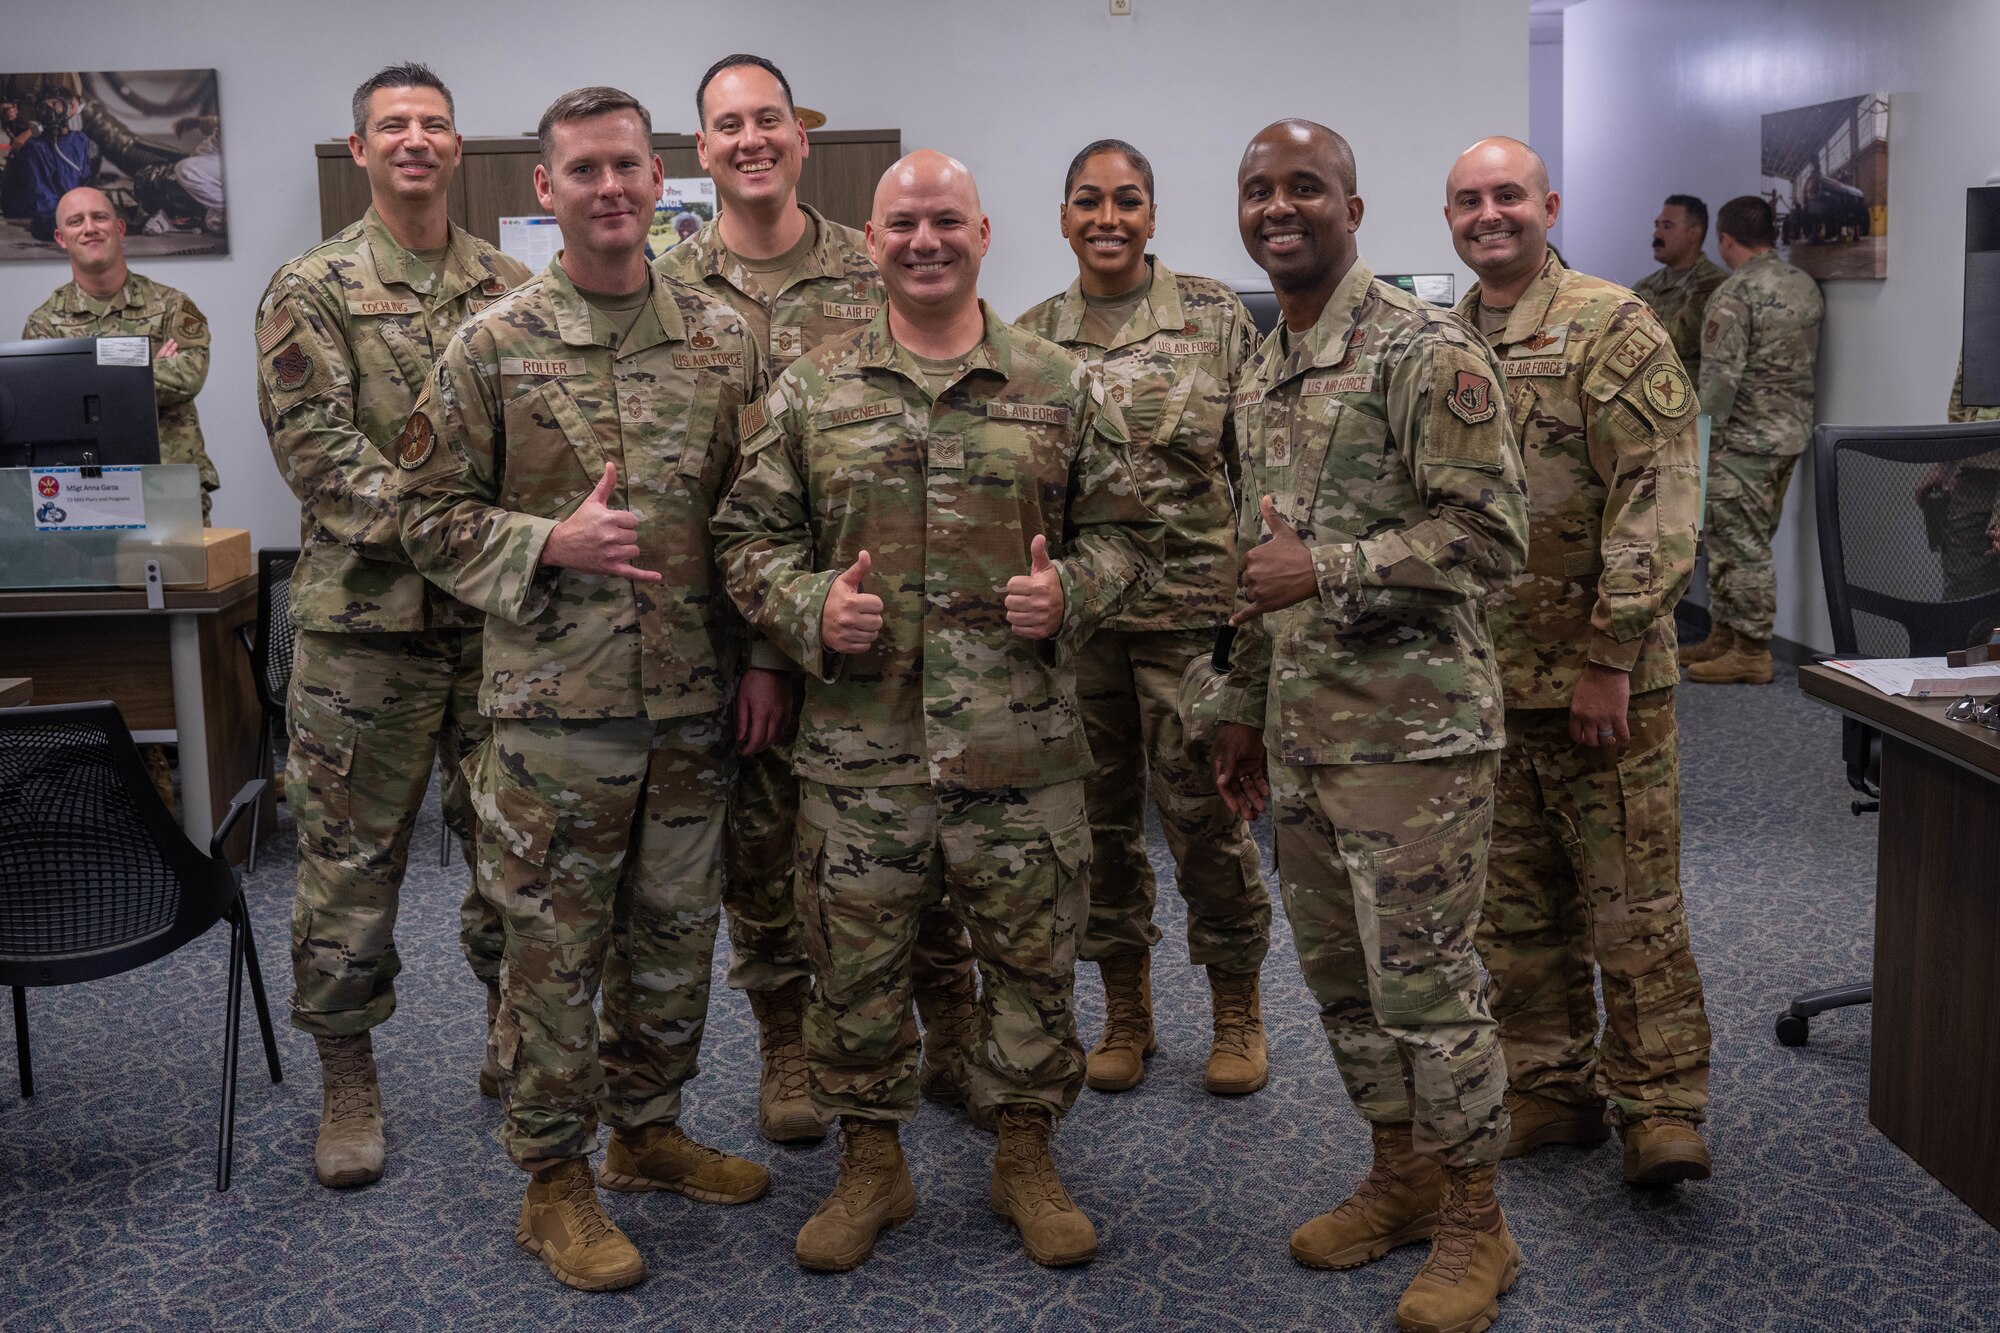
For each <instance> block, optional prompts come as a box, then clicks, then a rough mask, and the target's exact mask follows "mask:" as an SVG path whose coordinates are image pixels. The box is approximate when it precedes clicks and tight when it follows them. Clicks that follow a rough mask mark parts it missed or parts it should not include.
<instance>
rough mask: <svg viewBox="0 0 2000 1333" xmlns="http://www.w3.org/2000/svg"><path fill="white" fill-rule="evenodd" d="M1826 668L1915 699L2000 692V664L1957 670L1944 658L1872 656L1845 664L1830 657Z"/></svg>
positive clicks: (1889, 692) (1885, 692) (1991, 663)
mask: <svg viewBox="0 0 2000 1333" xmlns="http://www.w3.org/2000/svg"><path fill="white" fill-rule="evenodd" d="M1825 665H1827V666H1830V667H1832V668H1833V669H1834V670H1835V671H1842V672H1845V673H1846V674H1848V675H1850V676H1852V677H1854V678H1855V679H1856V680H1858V681H1860V682H1861V683H1862V684H1864V685H1872V686H1874V687H1875V688H1876V689H1878V690H1880V691H1882V693H1884V694H1901V695H1905V696H1908V697H1909V698H1912V699H1928V698H1930V697H1931V696H1932V695H1934V694H1950V695H1959V694H1979V693H1982V692H1985V691H1989V690H2000V662H1982V663H1980V664H1979V665H1978V666H1965V667H1954V666H1946V665H1945V660H1944V659H1943V658H1942V657H1869V658H1859V659H1856V660H1854V661H1844V662H1843V661H1835V660H1834V659H1832V658H1828V659H1827V660H1826V662H1825Z"/></svg>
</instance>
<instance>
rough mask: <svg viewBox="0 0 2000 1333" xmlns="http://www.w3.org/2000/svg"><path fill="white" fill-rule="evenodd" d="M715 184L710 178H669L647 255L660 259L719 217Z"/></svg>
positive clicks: (654, 221)
mask: <svg viewBox="0 0 2000 1333" xmlns="http://www.w3.org/2000/svg"><path fill="white" fill-rule="evenodd" d="M715 209H716V201H715V182H714V181H712V180H710V179H709V178H708V177H706V176H669V177H668V178H667V188H666V190H665V191H664V192H663V193H662V194H661V195H660V202H659V205H658V206H657V207H656V208H654V209H653V228H652V230H651V231H650V232H648V233H647V236H646V254H647V255H648V256H649V257H650V258H653V259H658V258H659V257H660V256H661V255H663V254H665V253H666V252H667V251H669V250H671V249H673V248H674V247H675V246H677V245H679V244H680V243H681V242H682V241H685V240H686V239H687V238H688V237H690V236H692V235H694V234H695V233H696V232H698V231H700V230H701V229H702V227H703V225H704V224H706V223H708V222H711V221H713V220H714V218H715Z"/></svg>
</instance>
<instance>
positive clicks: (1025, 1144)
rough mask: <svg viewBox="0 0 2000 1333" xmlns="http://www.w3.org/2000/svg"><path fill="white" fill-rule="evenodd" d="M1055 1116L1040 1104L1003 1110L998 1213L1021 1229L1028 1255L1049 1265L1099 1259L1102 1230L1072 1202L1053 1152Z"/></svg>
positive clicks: (996, 1168) (997, 1152) (997, 1157)
mask: <svg viewBox="0 0 2000 1333" xmlns="http://www.w3.org/2000/svg"><path fill="white" fill-rule="evenodd" d="M1055 1128H1056V1126H1055V1118H1054V1117H1053V1116H1051V1115H1050V1114H1049V1113H1048V1112H1047V1111H1045V1110H1043V1109H1042V1108H1041V1107H1038V1106H1020V1105H1008V1106H1003V1107H1001V1108H1000V1142H999V1144H998V1146H997V1147H996V1148H995V1149H994V1152H993V1192H992V1202H993V1211H994V1213H995V1214H997V1215H998V1216H1000V1217H1004V1218H1006V1219H1007V1220H1008V1221H1009V1222H1012V1223H1013V1224H1014V1226H1015V1228H1016V1229H1017V1230H1019V1231H1020V1233H1021V1244H1023V1245H1024V1246H1026V1247H1027V1250H1028V1257H1029V1258H1030V1259H1033V1260H1034V1261H1035V1262H1036V1263H1038V1264H1044V1265H1046V1266H1048V1267H1050V1268H1063V1267H1067V1266H1068V1265H1070V1264H1087V1263H1089V1262H1090V1261H1091V1260H1092V1259H1095V1258H1096V1257H1097V1228H1096V1227H1094V1226H1092V1225H1091V1224H1090V1219H1089V1218H1087V1217H1085V1216H1084V1215H1083V1211H1082V1210H1081V1209H1079V1208H1078V1207H1077V1206H1076V1205H1075V1204H1073V1203H1071V1202H1070V1198H1069V1191H1067V1190H1065V1189H1064V1188H1063V1183H1062V1177H1061V1176H1059V1175H1057V1174H1056V1162H1055V1158H1054V1157H1052V1156H1051V1155H1050V1154H1049V1138H1050V1137H1051V1136H1052V1135H1053V1134H1054V1133H1055Z"/></svg>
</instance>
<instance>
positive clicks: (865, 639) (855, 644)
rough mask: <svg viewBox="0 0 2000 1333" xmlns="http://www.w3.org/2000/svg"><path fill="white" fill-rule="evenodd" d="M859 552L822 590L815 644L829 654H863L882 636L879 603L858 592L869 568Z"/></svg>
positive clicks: (866, 557)
mask: <svg viewBox="0 0 2000 1333" xmlns="http://www.w3.org/2000/svg"><path fill="white" fill-rule="evenodd" d="M872 563H873V562H871V561H870V560H869V558H868V552H866V551H863V552H861V554H859V555H858V556H856V557H855V558H854V563H853V564H851V565H849V566H848V567H847V568H846V569H845V570H843V571H842V572H841V574H840V577H838V578H836V579H835V580H834V581H833V584H832V586H831V587H829V588H828V589H827V590H826V602H825V603H824V604H823V605H822V606H821V607H820V612H819V641H820V643H821V645H822V646H824V647H825V649H826V650H827V651H828V652H830V653H865V652H867V651H868V650H869V649H870V648H873V647H874V646H875V636H876V635H878V634H880V633H881V632H882V599H881V598H880V597H877V596H876V595H875V594H874V593H872V592H863V591H861V581H862V580H863V579H865V578H867V577H868V569H869V566H870V565H871V564H872Z"/></svg>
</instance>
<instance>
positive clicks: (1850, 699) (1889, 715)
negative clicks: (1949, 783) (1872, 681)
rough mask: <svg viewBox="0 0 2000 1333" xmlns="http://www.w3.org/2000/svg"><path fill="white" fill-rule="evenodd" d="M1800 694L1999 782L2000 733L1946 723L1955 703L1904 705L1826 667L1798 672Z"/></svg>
mask: <svg viewBox="0 0 2000 1333" xmlns="http://www.w3.org/2000/svg"><path fill="white" fill-rule="evenodd" d="M1799 688H1800V689H1801V690H1803V691H1805V692H1806V693H1807V694H1810V695H1811V696H1813V698H1815V699H1818V700H1820V701H1822V702H1824V703H1829V704H1832V705H1833V706H1834V707H1835V708H1837V709H1839V710H1840V711H1841V712H1843V713H1846V714H1847V715H1849V716H1850V717H1856V718H1859V719H1861V720H1862V721H1863V722H1866V723H1868V724H1869V725H1870V726H1872V727H1877V728H1879V729H1881V730H1882V731H1885V732H1892V733H1894V734H1895V735H1897V736H1900V737H1902V738H1903V739H1904V740H1907V741H1909V742H1910V743H1912V744H1913V745H1918V746H1921V747H1923V748H1924V749H1926V750H1929V751H1930V752H1931V753H1932V754H1936V755H1940V756H1942V757H1943V758H1946V759H1949V760H1951V761H1952V762H1953V763H1955V764H1958V765H1959V766H1960V767H1963V768H1969V769H1972V770H1973V771H1974V772H1977V773H1982V774H1984V775H1985V776H1987V777H1988V778H1991V779H1992V780H1994V781H1995V782H2000V731H1994V730H1993V729H1992V728H1990V727H1983V726H1980V725H1979V724H1978V723H1976V722H1952V721H1950V720H1948V719H1947V718H1946V717H1945V715H1944V710H1945V709H1947V708H1949V707H1951V706H1952V704H1953V703H1955V702H1957V700H1956V698H1955V697H1954V698H1951V699H1937V698H1932V699H1905V698H1903V697H1902V696H1900V695H1894V694H1884V693H1882V692H1881V691H1880V690H1878V689H1876V688H1875V687H1874V686H1872V685H1864V684H1862V683H1861V682H1860V681H1858V680H1856V679H1854V677H1852V676H1850V675H1848V674H1846V673H1845V672H1842V671H1835V670H1834V669H1833V668H1832V667H1823V666H1805V667H1800V668H1799ZM1989 688H1990V687H1989ZM1977 697H1981V698H1985V697H1990V696H1988V695H1984V694H1981V695H1978V696H1977Z"/></svg>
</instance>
